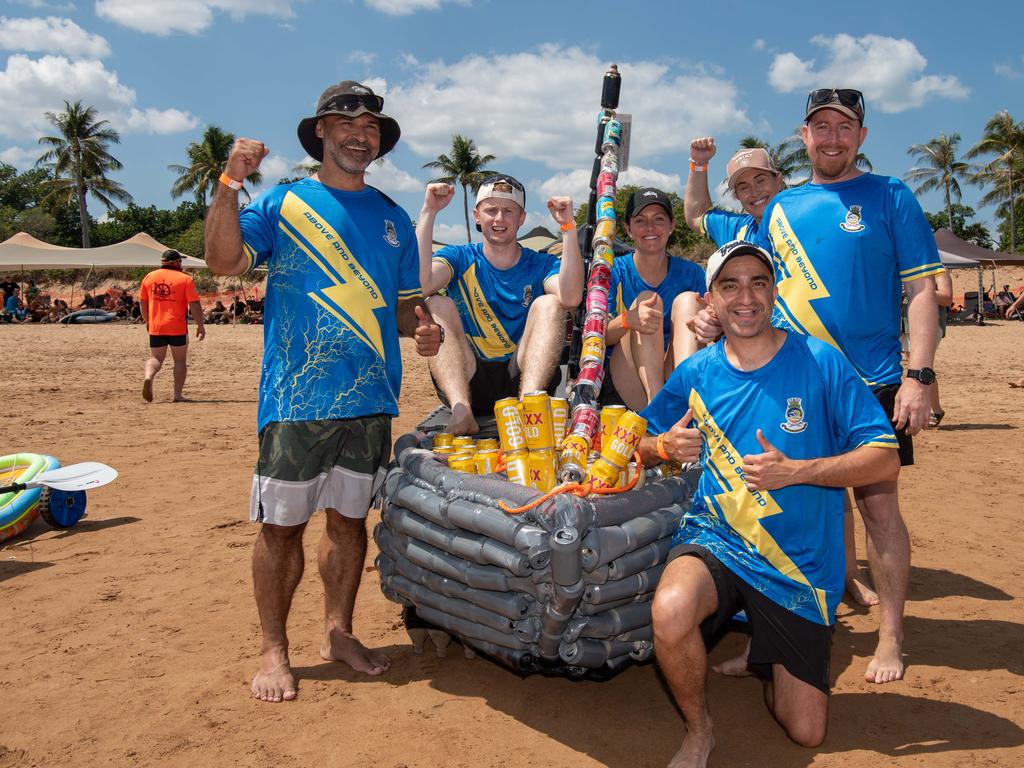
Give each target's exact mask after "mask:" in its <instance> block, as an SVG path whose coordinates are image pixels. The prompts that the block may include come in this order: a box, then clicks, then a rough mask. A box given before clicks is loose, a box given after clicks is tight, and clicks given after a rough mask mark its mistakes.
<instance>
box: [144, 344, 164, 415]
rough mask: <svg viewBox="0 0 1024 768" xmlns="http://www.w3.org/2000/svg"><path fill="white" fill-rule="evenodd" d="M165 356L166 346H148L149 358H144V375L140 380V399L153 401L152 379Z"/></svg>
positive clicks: (148, 401)
mask: <svg viewBox="0 0 1024 768" xmlns="http://www.w3.org/2000/svg"><path fill="white" fill-rule="evenodd" d="M165 357H167V347H166V346H164V347H150V349H149V359H148V360H146V375H145V378H143V380H142V399H143V400H145V401H146V402H147V403H151V402H153V379H154V378H155V377H156V375H157V374H158V373H159V372H160V369H161V368H162V367H163V364H164V358H165Z"/></svg>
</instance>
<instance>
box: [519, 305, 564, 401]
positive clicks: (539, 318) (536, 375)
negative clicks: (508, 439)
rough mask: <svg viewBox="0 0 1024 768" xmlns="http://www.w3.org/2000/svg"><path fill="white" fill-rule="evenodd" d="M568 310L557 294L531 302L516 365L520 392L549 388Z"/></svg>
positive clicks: (557, 358) (558, 354)
mask: <svg viewBox="0 0 1024 768" xmlns="http://www.w3.org/2000/svg"><path fill="white" fill-rule="evenodd" d="M568 319H569V313H568V312H566V311H565V310H564V309H562V305H561V303H560V302H559V301H558V297H557V296H552V295H551V294H545V295H543V296H541V297H539V298H538V299H537V300H535V301H534V302H533V303H532V304H531V305H530V312H529V314H528V315H527V316H526V327H525V328H524V329H523V337H522V338H521V339H520V340H519V346H518V347H517V348H516V354H515V367H514V369H513V372H514V370H515V369H516V368H517V369H518V370H519V371H522V374H521V376H520V379H519V390H520V391H519V395H520V397H521V396H522V395H523V393H525V392H539V391H540V390H542V389H547V386H548V382H549V381H551V378H552V377H553V376H554V375H555V369H556V368H557V367H558V361H559V358H560V357H561V354H562V347H563V346H565V323H566V320H568Z"/></svg>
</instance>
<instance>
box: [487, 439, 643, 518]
mask: <svg viewBox="0 0 1024 768" xmlns="http://www.w3.org/2000/svg"><path fill="white" fill-rule="evenodd" d="M633 456H634V458H635V459H636V466H637V473H636V475H635V476H634V477H633V479H632V480H631V481H629V483H628V484H627V485H625V486H623V487H622V488H595V487H594V479H593V478H591V479H590V480H588V481H587V482H585V483H562V484H561V485H558V486H555V487H554V488H552V489H551V490H550V491H548V492H547V493H545V494H544V495H543V496H539V497H538V498H536V499H534V500H533V501H531V502H530V503H529V504H526V505H525V506H522V507H510V506H509V505H508V504H506V503H505V502H504V501H501V500H499V501H498V508H499V509H501V511H502V512H507V513H508V514H510V515H521V514H522V513H523V512H528V511H529V510H531V509H533V508H534V507H539V506H540V505H541V504H543V503H544V502H545V501H547V500H548V499H552V498H554V497H555V496H558V495H560V494H563V493H571V494H572V495H573V496H579V497H580V498H583V497H585V496H589V495H591V494H594V493H596V494H598V495H600V496H611V495H613V494H616V493H626V492H627V491H631V490H633V489H634V488H635V487H636V484H637V481H639V480H640V472H642V471H643V462H642V461H640V452H639V451H636V452H634V453H633Z"/></svg>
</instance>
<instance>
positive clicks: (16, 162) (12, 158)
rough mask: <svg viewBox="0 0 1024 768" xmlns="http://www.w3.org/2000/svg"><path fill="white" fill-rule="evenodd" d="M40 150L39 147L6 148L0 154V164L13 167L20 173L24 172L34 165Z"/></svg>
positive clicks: (40, 152)
mask: <svg viewBox="0 0 1024 768" xmlns="http://www.w3.org/2000/svg"><path fill="white" fill-rule="evenodd" d="M40 154H42V150H40V149H39V147H32V148H31V149H26V148H25V147H7V149H5V150H3V151H2V152H0V162H3V163H7V164H8V165H13V166H14V167H15V168H17V169H18V170H20V171H25V170H28V169H29V168H31V167H32V166H33V165H35V162H36V160H38V159H39V155H40Z"/></svg>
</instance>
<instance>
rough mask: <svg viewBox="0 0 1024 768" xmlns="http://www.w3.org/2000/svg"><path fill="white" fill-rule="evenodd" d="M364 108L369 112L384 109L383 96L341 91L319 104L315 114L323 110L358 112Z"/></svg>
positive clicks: (323, 111) (321, 112)
mask: <svg viewBox="0 0 1024 768" xmlns="http://www.w3.org/2000/svg"><path fill="white" fill-rule="evenodd" d="M361 108H365V109H367V110H369V111H370V112H381V111H383V109H384V97H383V96H377V95H376V94H373V93H342V94H338V95H337V96H334V97H332V98H330V99H328V100H327V101H325V102H323V103H322V104H320V106H319V108H318V109H317V114H323V113H325V112H358V111H359V110H360V109H361Z"/></svg>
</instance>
